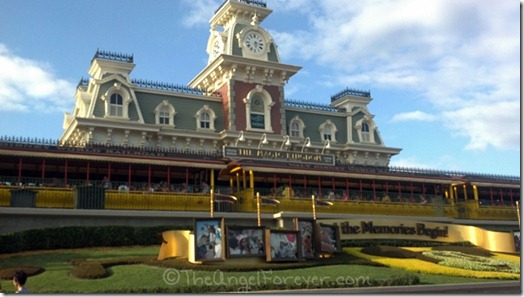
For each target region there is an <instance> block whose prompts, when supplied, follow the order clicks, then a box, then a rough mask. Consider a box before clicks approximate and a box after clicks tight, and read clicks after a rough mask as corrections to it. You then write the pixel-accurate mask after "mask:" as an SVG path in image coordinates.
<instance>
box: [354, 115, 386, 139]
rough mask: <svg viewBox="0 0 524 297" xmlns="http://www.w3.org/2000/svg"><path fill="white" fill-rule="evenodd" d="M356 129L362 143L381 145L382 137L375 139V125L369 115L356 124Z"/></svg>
mask: <svg viewBox="0 0 524 297" xmlns="http://www.w3.org/2000/svg"><path fill="white" fill-rule="evenodd" d="M355 129H356V130H357V133H358V138H359V139H360V142H366V143H377V144H380V143H381V140H380V136H379V138H378V139H375V135H374V134H375V129H376V126H375V123H374V122H373V120H372V119H371V117H369V116H368V115H365V116H364V117H363V118H362V119H361V120H359V121H357V122H356V123H355Z"/></svg>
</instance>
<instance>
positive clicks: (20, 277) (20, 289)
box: [13, 271, 29, 294]
mask: <svg viewBox="0 0 524 297" xmlns="http://www.w3.org/2000/svg"><path fill="white" fill-rule="evenodd" d="M26 281H27V274H26V273H25V272H23V271H16V272H15V276H13V285H14V286H15V288H16V292H15V293H20V294H28V293H29V289H27V288H26V287H25V282H26Z"/></svg>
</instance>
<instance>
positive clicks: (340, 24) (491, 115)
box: [185, 0, 520, 150]
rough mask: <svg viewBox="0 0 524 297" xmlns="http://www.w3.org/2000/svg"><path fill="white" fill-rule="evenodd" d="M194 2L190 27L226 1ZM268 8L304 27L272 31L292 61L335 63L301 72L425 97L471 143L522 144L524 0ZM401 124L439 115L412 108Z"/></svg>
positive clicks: (344, 0)
mask: <svg viewBox="0 0 524 297" xmlns="http://www.w3.org/2000/svg"><path fill="white" fill-rule="evenodd" d="M185 3H186V4H187V5H188V6H191V7H192V8H191V9H190V10H188V15H187V17H186V24H188V25H192V24H193V25H194V24H196V23H202V24H203V23H204V22H205V23H206V24H207V23H208V21H209V18H210V17H211V15H212V11H211V12H210V10H209V7H217V8H218V6H219V5H220V4H221V3H222V1H211V0H207V1H205V0H186V2H185ZM268 8H270V9H272V10H274V11H278V12H283V13H285V12H287V13H288V14H287V16H288V17H293V18H294V19H296V21H297V22H300V23H301V24H303V25H301V26H296V28H297V29H296V30H285V31H284V32H275V31H273V30H272V31H271V34H272V35H273V38H274V39H275V42H276V44H277V45H278V47H279V54H280V57H281V59H282V61H283V62H284V63H285V62H286V61H289V60H294V61H296V60H297V59H299V60H300V59H301V60H303V61H312V62H315V63H316V64H317V65H318V66H319V67H322V68H323V69H328V71H329V74H323V73H319V72H316V71H315V69H314V68H312V67H310V69H302V70H301V72H306V71H310V72H311V73H315V75H317V76H321V77H322V79H321V81H322V85H323V86H326V85H327V84H331V85H333V86H334V87H337V86H338V87H339V88H340V89H342V88H346V87H351V88H357V89H358V88H360V87H361V86H366V88H371V90H373V88H377V89H381V91H382V92H387V91H388V90H392V91H396V92H398V91H399V90H400V91H402V90H405V91H406V93H408V92H409V93H411V94H418V96H417V98H416V100H424V101H426V102H427V103H429V104H430V105H431V106H432V108H434V110H435V114H444V117H445V119H446V121H441V122H442V123H443V125H445V127H446V128H447V129H448V130H449V131H450V132H451V133H453V134H454V135H456V136H458V137H464V138H466V139H468V145H467V147H466V149H470V150H483V149H485V148H486V147H494V148H497V149H515V148H517V149H518V147H519V145H516V144H517V143H520V133H519V129H518V127H520V117H519V112H518V110H519V109H518V107H517V106H518V105H519V100H520V98H519V96H518V95H517V94H518V91H519V90H520V80H519V79H520V30H519V24H520V14H519V11H520V8H519V4H518V3H517V2H515V1H512V0H501V1H492V0H461V1H456V0H429V1H420V0H367V1H364V0H363V1H352V0H318V1H310V0H271V1H268ZM262 26H264V25H263V24H262ZM268 29H270V30H271V28H268ZM295 63H297V64H300V63H299V62H295ZM290 94H291V93H290ZM481 109H482V110H481ZM503 111H504V112H509V113H506V114H504V113H503ZM394 120H397V121H401V120H425V121H434V120H435V118H434V116H430V115H428V114H424V113H412V112H407V113H404V114H399V115H397V116H396V117H395V118H394ZM444 123H445V124H444ZM502 123H503V124H502ZM488 127H490V128H488ZM507 127H514V128H512V129H509V128H507ZM495 131H496V132H495Z"/></svg>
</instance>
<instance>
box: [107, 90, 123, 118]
mask: <svg viewBox="0 0 524 297" xmlns="http://www.w3.org/2000/svg"><path fill="white" fill-rule="evenodd" d="M123 106H124V99H123V98H122V95H120V94H118V93H114V94H113V95H111V98H110V100H109V115H110V116H114V117H122V116H123V115H124V107H123Z"/></svg>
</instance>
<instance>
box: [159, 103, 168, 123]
mask: <svg viewBox="0 0 524 297" xmlns="http://www.w3.org/2000/svg"><path fill="white" fill-rule="evenodd" d="M169 115H170V112H169V108H168V107H167V106H162V107H161V108H160V110H159V111H158V123H159V124H160V125H169Z"/></svg>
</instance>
